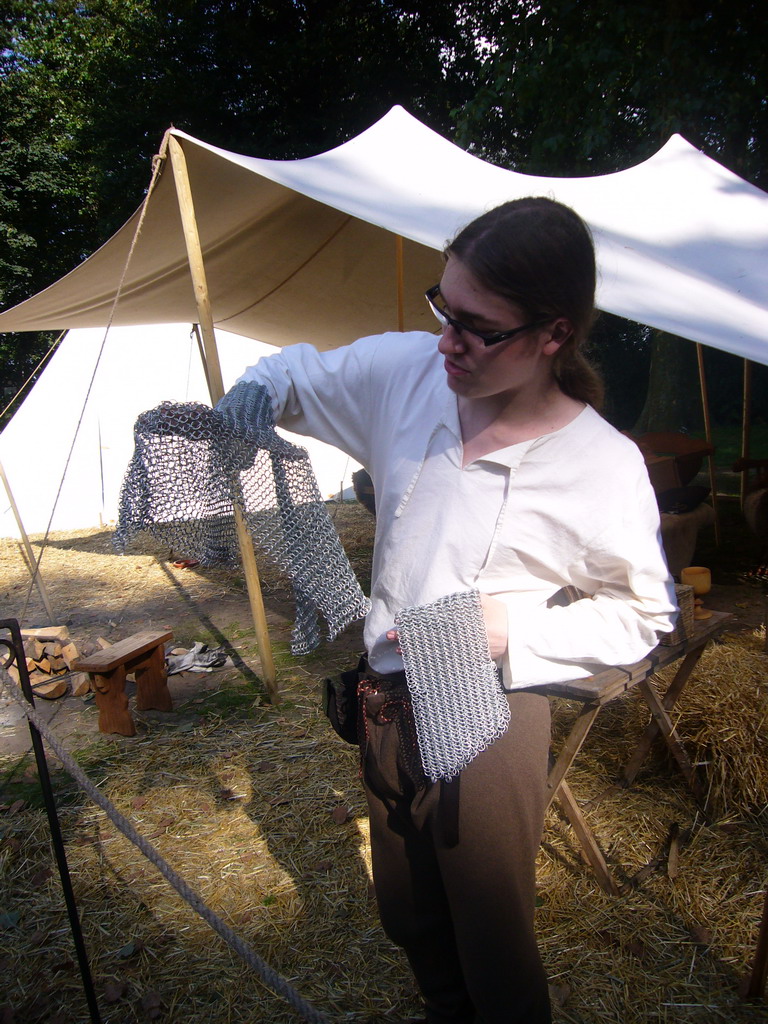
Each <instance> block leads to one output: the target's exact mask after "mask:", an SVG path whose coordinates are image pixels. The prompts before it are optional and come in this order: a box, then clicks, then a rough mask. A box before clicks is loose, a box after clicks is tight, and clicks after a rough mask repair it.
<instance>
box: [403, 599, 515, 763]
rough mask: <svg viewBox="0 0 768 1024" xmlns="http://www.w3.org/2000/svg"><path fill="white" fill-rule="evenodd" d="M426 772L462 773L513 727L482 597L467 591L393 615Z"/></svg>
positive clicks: (405, 609)
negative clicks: (489, 639) (489, 640)
mask: <svg viewBox="0 0 768 1024" xmlns="http://www.w3.org/2000/svg"><path fill="white" fill-rule="evenodd" d="M395 625H396V626H397V632H398V642H399V644H400V648H401V650H402V653H403V664H404V666H405V679H406V683H407V685H408V691H409V693H410V697H411V704H412V706H413V717H414V721H415V723H416V734H417V736H418V744H419V753H420V755H421V763H422V767H423V768H424V773H425V774H426V775H427V777H428V778H430V779H431V780H432V781H433V782H437V781H438V779H451V778H453V777H454V776H455V775H458V774H459V772H460V771H461V770H462V768H465V767H466V766H467V765H468V764H469V762H470V761H472V760H473V759H474V758H475V757H476V756H477V755H478V754H479V753H480V751H481V750H485V748H486V747H487V746H489V745H490V744H491V743H493V741H494V740H496V739H498V738H499V737H500V736H501V735H502V734H503V733H504V732H505V730H506V728H507V726H508V725H509V719H510V712H509V704H508V703H507V698H506V697H505V695H504V692H503V690H502V688H501V680H500V678H499V674H498V672H497V670H496V666H495V664H494V663H493V661H492V660H491V655H490V652H489V650H488V636H487V633H486V631H485V622H484V620H483V613H482V606H481V604H480V594H479V592H478V591H477V590H464V591H459V592H458V593H456V594H449V595H448V596H446V597H441V598H439V599H438V600H437V601H433V602H432V603H431V604H425V605H419V606H418V607H417V608H404V609H403V610H402V611H400V612H398V614H397V615H396V616H395Z"/></svg>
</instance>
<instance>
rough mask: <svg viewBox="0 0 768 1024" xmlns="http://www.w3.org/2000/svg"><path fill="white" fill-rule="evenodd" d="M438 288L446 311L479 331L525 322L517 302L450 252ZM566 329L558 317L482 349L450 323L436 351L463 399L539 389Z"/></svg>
mask: <svg viewBox="0 0 768 1024" xmlns="http://www.w3.org/2000/svg"><path fill="white" fill-rule="evenodd" d="M440 293H441V295H442V297H443V301H444V303H445V308H446V311H447V312H448V313H449V314H450V315H451V316H452V317H453V318H454V319H456V320H460V321H461V323H462V324H466V325H467V326H468V327H475V328H477V330H478V331H482V332H483V333H484V334H491V333H494V332H501V331H511V330H512V329H513V328H515V327H519V326H521V325H523V324H525V323H527V322H530V319H531V318H530V316H529V315H528V314H527V313H526V312H525V311H524V310H523V309H521V307H520V306H518V305H517V304H516V303H514V302H511V301H510V300H509V299H507V298H505V297H504V296H501V295H498V294H497V293H496V292H493V291H491V290H490V289H488V288H486V287H485V286H484V285H482V284H481V283H480V282H479V281H478V280H477V278H476V277H475V275H474V274H473V273H472V272H471V271H470V270H469V269H467V267H465V266H464V264H463V263H462V262H461V261H460V260H458V259H456V258H455V257H453V256H452V257H449V259H448V261H447V263H446V265H445V270H444V272H443V276H442V279H441V281H440ZM569 334H570V325H569V324H568V321H567V320H564V319H563V318H557V319H553V320H552V321H550V322H548V323H546V324H544V325H543V326H540V327H533V328H531V329H530V331H524V332H522V333H521V334H518V335H516V336H515V337H513V338H510V339H509V340H508V341H502V342H499V343H498V344H497V345H491V346H490V347H488V348H486V347H485V346H484V345H483V342H482V341H481V340H480V338H478V337H476V336H475V335H473V334H471V333H470V332H468V331H462V330H457V329H455V328H454V327H450V326H449V327H445V328H443V331H442V334H441V336H440V340H439V342H438V346H437V347H438V350H439V352H440V353H441V354H442V355H443V356H444V357H445V364H444V365H445V372H446V374H447V375H448V386H449V387H450V388H451V390H452V391H455V392H456V394H457V395H461V396H463V397H465V398H487V397H491V396H499V397H502V396H504V395H505V394H509V397H510V398H511V397H512V396H514V395H516V394H519V393H522V392H524V391H525V390H527V389H529V388H539V387H540V386H541V385H542V384H543V383H547V382H549V381H550V380H551V379H553V376H554V374H553V360H552V357H553V356H554V355H555V353H556V352H557V350H558V349H559V348H560V345H561V344H562V343H563V341H565V340H566V338H567V337H568V336H569Z"/></svg>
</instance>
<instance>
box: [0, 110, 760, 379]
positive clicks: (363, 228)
mask: <svg viewBox="0 0 768 1024" xmlns="http://www.w3.org/2000/svg"><path fill="white" fill-rule="evenodd" d="M172 134H173V135H175V136H176V138H177V139H178V140H179V141H180V143H181V145H182V147H183V149H184V152H185V155H186V160H187V164H188V168H189V175H190V180H191V185H192V192H193V196H194V201H195V210H196V216H197V222H198V228H199V233H200V238H201V243H202V248H203V254H204V259H205V266H206V273H207V277H208V285H209V289H210V297H211V305H212V309H213V317H214V321H215V323H216V325H217V326H220V327H222V328H224V329H226V330H227V331H231V332H233V333H235V334H240V335H244V336H248V337H252V338H259V339H260V340H262V341H265V342H268V343H271V344H275V345H284V344H287V343H291V342H295V341H309V342H312V343H313V344H315V345H316V346H317V347H319V348H329V347H334V346H336V345H339V344H343V343H345V342H347V341H350V340H352V339H353V338H355V337H357V336H359V335H362V334H367V333H373V332H376V331H380V330H387V329H393V328H396V327H397V316H396V292H397V284H396V277H397V274H396V262H395V240H394V236H397V235H399V236H401V237H402V238H403V239H404V240H405V243H404V278H405V296H404V299H405V302H404V313H405V327H406V328H424V327H425V328H427V329H429V330H432V329H433V328H434V323H433V321H432V319H431V317H430V315H429V313H428V310H427V308H426V303H425V302H424V299H423V291H424V289H425V288H427V287H428V286H429V285H431V284H433V283H434V282H435V281H436V280H437V279H438V277H439V274H440V267H441V258H440V255H439V250H441V249H442V247H443V246H444V244H445V242H446V240H448V239H449V238H451V237H452V236H453V235H454V234H455V232H456V231H457V230H458V229H459V228H460V227H461V226H462V225H463V224H465V223H467V222H468V221H470V220H471V219H472V218H473V217H475V216H477V215H478V214H479V213H481V212H483V211H484V210H487V209H489V208H491V207H493V206H496V205H497V204H499V203H501V202H504V201H505V200H508V199H512V198H515V197H517V196H525V195H549V196H552V197H553V198H556V199H559V200H561V201H562V202H564V203H567V204H568V205H570V206H572V207H573V208H574V209H575V210H577V211H578V212H579V213H580V214H581V215H582V217H584V219H585V220H586V221H587V223H588V224H589V225H590V226H591V228H592V231H593V234H594V237H595V242H596V246H597V252H598V262H599V292H598V304H599V306H600V307H601V308H602V309H604V310H607V311H609V312H612V313H617V314H619V315H621V316H624V317H628V318H630V319H632V320H636V321H639V322H640V323H644V324H648V325H649V326H652V327H657V328H660V329H662V330H665V331H669V332H671V333H673V334H678V335H681V336H683V337H687V338H690V339H692V340H694V341H700V342H703V343H704V344H707V345H712V346H714V347H716V348H720V349H724V350H726V351H729V352H732V353H735V354H737V355H740V356H744V357H746V358H749V359H752V360H755V361H757V362H762V363H768V259H767V257H768V195H767V194H766V193H764V192H762V191H761V190H760V189H758V188H756V187H755V186H753V185H750V184H749V183H748V182H745V181H743V180H742V179H741V178H739V177H737V176H736V175H735V174H732V173H731V172H730V171H728V170H726V169H725V168H723V167H721V166H720V165H719V164H717V163H716V162H715V161H713V160H711V159H709V158H708V157H706V156H704V155H702V154H701V153H700V152H698V151H697V150H696V149H694V147H692V146H691V145H690V144H689V143H687V142H686V141H685V140H684V139H683V138H681V137H680V136H677V135H676V136H673V137H672V138H671V139H670V140H669V142H668V143H667V144H666V145H665V146H664V147H663V148H662V149H661V150H660V151H659V152H658V153H657V154H656V155H655V156H653V157H651V158H650V159H649V160H646V161H645V162H643V163H641V164H639V165H637V166H636V167H631V168H629V169H627V170H624V171H619V172H616V173H615V174H608V175H602V176H597V177H591V178H545V177H534V176H531V175H524V174H517V173H514V172H512V171H507V170H504V169H502V168H499V167H495V166H493V165H491V164H488V163H485V162H484V161H482V160H479V159H477V158H476V157H473V156H471V155H470V154H468V153H466V152H464V151H463V150H461V149H459V148H458V147H456V146H454V145H453V144H452V143H450V142H448V141H446V140H445V139H443V138H442V137H440V136H439V135H437V134H436V133H435V132H433V131H431V130H430V129H429V128H427V127H425V126H424V125H423V124H421V123H420V122H419V121H417V120H416V119H415V118H413V117H412V116H411V115H409V114H408V113H407V112H406V111H404V110H403V109H402V108H400V107H394V108H393V109H392V110H390V112H389V113H388V114H386V115H385V116H384V117H383V118H382V119H381V120H380V121H378V122H377V123H376V124H374V125H373V126H372V127H371V128H369V129H368V130H367V131H365V132H363V133H362V134H361V135H359V136H357V137H356V138H354V139H352V140H350V141H349V142H347V143H345V144H344V145H342V146H339V147H338V148H336V149H333V150H330V151H329V152H327V153H322V154H320V155H318V156H315V157H310V158H308V159H304V160H292V161H280V160H261V159H258V158H254V157H247V156H241V155H238V154H236V153H230V152H227V151H225V150H222V149H217V148H216V147H214V146H210V145H207V144H206V143H204V142H201V141H199V140H197V139H194V138H192V137H191V136H189V135H186V134H185V133H183V132H179V131H176V130H175V129H174V130H172ZM137 217H138V214H135V215H134V217H132V218H131V219H130V220H129V221H128V222H127V223H126V224H125V225H124V226H123V227H122V228H121V229H120V230H119V231H118V232H117V233H116V234H115V235H114V236H113V237H112V238H111V239H110V240H109V241H108V242H107V243H106V244H105V245H104V246H102V248H100V249H99V250H98V251H97V252H96V253H95V254H94V255H93V256H91V257H90V258H89V259H87V260H86V261H85V262H84V263H83V264H81V266H79V267H78V268H77V269H75V270H74V271H72V272H71V273H70V274H68V275H67V276H66V277H64V278H62V279H61V280H60V281H58V282H56V283H55V284H53V285H51V286H50V287H49V288H47V289H45V290H44V291H42V292H40V293H39V294H37V295H35V296H33V297H32V298H30V299H28V300H26V301H25V302H22V303H21V304H19V305H18V306H16V307H14V308H13V309H10V310H7V311H6V312H4V313H0V330H2V331H32V330H42V329H61V328H64V327H96V326H103V325H105V324H106V323H107V321H108V318H109V315H110V311H111V308H112V303H113V299H114V295H115V291H116V287H117V282H118V281H119V280H120V277H121V274H122V273H123V269H124V265H125V262H126V258H127V255H128V251H129V248H130V245H131V241H132V239H133V236H134V232H135V228H136V223H137ZM195 320H197V310H196V306H195V300H194V294H193V291H192V285H191V283H190V277H189V270H188V265H187V254H186V249H185V245H184V238H183V234H182V229H181V222H180V217H179V211H178V202H177V198H176V193H175V189H174V183H173V176H172V174H171V172H170V169H169V168H168V167H167V166H166V168H165V170H164V173H163V174H162V175H161V176H160V179H159V181H158V184H157V187H156V189H155V191H154V193H153V194H152V197H151V199H150V202H149V208H148V211H147V215H146V220H145V223H144V227H143V229H142V232H141V234H140V236H139V238H138V242H137V245H136V249H135V252H134V255H133V257H132V259H131V262H130V265H129V268H128V272H127V275H126V278H125V285H124V288H123V292H122V296H121V299H120V303H119V305H118V307H117V311H116V315H115V317H114V321H113V322H114V323H115V324H120V325H131V324H146V323H167V322H174V321H175V322H184V321H186V322H191V321H195Z"/></svg>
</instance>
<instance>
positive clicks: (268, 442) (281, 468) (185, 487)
mask: <svg viewBox="0 0 768 1024" xmlns="http://www.w3.org/2000/svg"><path fill="white" fill-rule="evenodd" d="M227 397H228V402H227V403H226V405H225V406H224V407H223V408H221V409H210V408H209V407H208V406H206V405H201V404H199V403H196V402H190V403H184V404H177V403H170V402H164V403H162V404H161V405H159V406H158V407H157V408H155V409H151V410H150V411H149V412H145V413H142V415H141V416H139V418H138V419H137V421H136V424H135V426H134V438H135V449H134V454H133V457H132V459H131V461H130V463H129V465H128V469H127V472H126V475H125V479H124V481H123V486H122V490H121V493H120V505H119V512H118V523H117V529H116V531H115V544H116V546H117V548H118V549H119V550H125V548H126V547H127V545H128V544H129V542H130V541H131V540H132V539H133V538H134V537H136V536H137V535H138V534H140V533H142V532H147V533H149V534H151V535H152V536H153V537H155V538H156V539H157V540H160V541H161V542H163V543H165V544H167V545H168V546H169V547H171V548H172V549H174V550H176V551H181V552H183V553H184V554H185V556H189V557H192V558H195V559H197V560H198V561H199V562H200V563H201V564H202V565H237V564H238V562H239V549H238V544H237V534H236V531H235V523H234V506H235V505H237V506H238V507H239V508H240V510H241V512H242V514H243V517H244V519H245V522H246V525H247V527H248V529H249V531H250V533H251V536H252V537H253V541H254V544H255V546H256V548H257V549H258V550H260V551H261V552H263V554H265V555H266V556H267V557H268V558H269V559H270V560H271V561H272V562H273V563H274V564H275V565H276V566H277V567H278V568H279V569H280V570H281V571H283V572H285V573H286V575H287V576H288V577H289V579H290V581H291V585H292V588H293V593H294V598H295V602H296V622H295V624H294V628H293V634H292V642H291V650H292V652H293V654H295V655H301V654H307V653H308V652H309V651H310V650H312V649H314V648H315V647H316V646H317V645H318V644H319V643H320V641H321V639H322V630H321V626H320V616H322V617H323V619H324V620H325V624H326V627H327V628H326V635H327V638H328V639H332V638H333V637H335V636H336V635H337V634H338V633H339V632H341V630H342V629H344V628H345V627H346V626H348V625H349V624H350V623H351V622H353V621H355V620H356V619H359V618H362V617H363V616H364V615H366V614H367V612H368V609H369V607H370V603H369V601H368V599H367V598H366V597H365V596H364V594H363V592H362V590H361V589H360V586H359V584H358V582H357V580H356V578H355V576H354V573H353V571H352V567H351V566H350V564H349V560H348V559H347V556H346V554H345V552H344V549H343V547H342V545H341V541H340V540H339V537H338V534H337V533H336V530H335V528H334V526H333V522H332V521H331V518H330V516H329V514H328V510H327V508H326V506H325V504H324V502H323V501H322V498H321V497H320V492H319V490H318V487H317V481H316V480H315V476H314V473H313V471H312V465H311V463H310V460H309V456H308V454H307V452H306V450H305V449H304V448H300V447H298V446H297V445H294V444H291V443H290V442H289V441H286V440H285V438H283V437H281V436H280V435H279V434H278V433H277V431H276V430H275V429H274V417H273V414H272V407H271V403H270V399H269V394H268V392H267V389H266V388H265V387H264V385H262V384H258V383H256V382H249V383H240V384H238V385H237V386H236V387H235V388H234V389H233V390H232V391H231V392H230V393H229V395H228V396H227Z"/></svg>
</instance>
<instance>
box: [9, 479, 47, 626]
mask: <svg viewBox="0 0 768 1024" xmlns="http://www.w3.org/2000/svg"><path fill="white" fill-rule="evenodd" d="M0 480H2V481H3V487H5V493H6V494H7V495H8V501H9V502H10V504H11V511H12V512H13V517H14V519H15V520H16V525H17V526H18V528H19V533H20V534H21V542H22V544H23V545H24V550H25V552H26V554H27V568H28V569H29V572H30V575H31V576H32V580H33V581H34V584H35V586H36V587H37V592H38V594H39V595H40V600H41V601H42V602H43V607H44V608H45V614H46V615H47V616H48V625H49V626H52V625H53V624H54V622H55V621H56V616H55V615H54V614H53V609H52V607H51V602H50V600H49V599H48V591H47V590H46V589H45V584H44V583H43V577H42V576H41V575H40V568H39V566H38V564H37V559H36V558H35V553H34V551H33V550H32V545H31V544H30V543H29V537H28V536H27V531H26V530H25V529H24V523H23V522H22V521H21V515H20V514H19V509H18V506H17V505H16V502H15V500H14V497H13V492H12V491H11V485H10V484H9V483H8V477H7V476H6V475H5V470H4V469H3V464H2V463H1V462H0Z"/></svg>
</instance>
